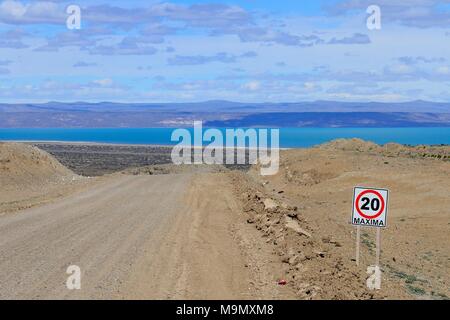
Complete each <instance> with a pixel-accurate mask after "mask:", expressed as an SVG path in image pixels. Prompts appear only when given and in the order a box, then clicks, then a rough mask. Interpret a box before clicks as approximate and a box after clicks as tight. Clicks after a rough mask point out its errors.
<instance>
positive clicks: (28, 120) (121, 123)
mask: <svg viewBox="0 0 450 320" xmlns="http://www.w3.org/2000/svg"><path fill="white" fill-rule="evenodd" d="M194 120H203V121H204V122H205V124H206V125H209V126H274V127H287V126H290V127H346V126H347V127H355V126H363V127H364V126H367V127H377V126H378V127H380V126H381V127H395V126H399V127H408V126H428V127H429V126H450V103H440V102H427V101H411V102H403V103H379V102H368V103H354V102H334V101H315V102H298V103H240V102H231V101H206V102H197V103H112V102H100V103H84V102H74V103H61V102H48V103H36V104H0V127H2V128H24V127H39V128H45V127H185V126H190V125H191V124H192V122H193V121H194Z"/></svg>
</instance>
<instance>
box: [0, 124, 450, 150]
mask: <svg viewBox="0 0 450 320" xmlns="http://www.w3.org/2000/svg"><path fill="white" fill-rule="evenodd" d="M173 130H174V129H173V128H136V129H135V128H133V129H130V128H114V129H103V128H102V129H59V128H58V129H56V128H55V129H0V140H2V141H5V140H15V141H62V142H75V141H77V142H98V143H117V144H158V145H174V144H176V143H177V142H172V141H171V134H172V131H173ZM220 130H221V131H222V132H224V131H225V129H224V128H221V129H220ZM190 131H191V132H192V129H190ZM339 138H360V139H364V140H368V141H372V142H375V143H378V144H385V143H388V142H397V143H401V144H410V145H418V144H427V145H436V144H450V128H448V127H447V128H281V129H280V147H283V148H300V147H310V146H314V145H317V144H321V143H324V142H327V141H331V140H334V139H339ZM205 144H206V143H205Z"/></svg>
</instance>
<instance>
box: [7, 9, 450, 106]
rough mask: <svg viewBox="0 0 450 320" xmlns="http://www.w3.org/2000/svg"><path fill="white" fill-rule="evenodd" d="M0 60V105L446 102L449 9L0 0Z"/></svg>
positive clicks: (448, 97)
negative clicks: (72, 11)
mask: <svg viewBox="0 0 450 320" xmlns="http://www.w3.org/2000/svg"><path fill="white" fill-rule="evenodd" d="M372 4H375V5H378V6H379V7H380V8H381V14H382V16H381V18H382V20H381V22H382V28H381V30H368V28H367V26H366V20H367V17H368V16H369V15H368V14H367V13H366V9H367V7H368V6H369V5H372ZM68 5H78V6H80V8H81V23H82V25H81V29H80V30H69V29H68V28H67V27H66V19H67V17H68V15H67V14H66V8H67V6H68ZM0 52H1V54H0V102H16V103H21V102H45V101H89V102H96V101H118V102H190V101H205V100H219V99H220V100H233V101H244V102H246V101H248V102H269V101H270V102H290V101H315V100H339V101H363V102H366V101H382V102H397V101H409V100H418V99H422V100H431V101H450V89H449V88H450V86H449V85H450V0H371V1H367V0H329V1H324V0H321V1H317V0H315V1H314V0H310V1H308V0H305V1H298V0H296V1H294V0H290V1H269V0H258V1H256V0H240V1H220V0H218V1H205V0H189V1H182V0H173V1H170V2H161V1H156V0H147V1H137V0H131V1H130V0H128V1H121V0H112V1H100V0H97V1H92V0H91V1H85V0H80V1H76V0H73V1H62V0H61V1H58V0H53V1H24V0H22V1H19V0H17V1H16V0H5V1H3V0H0Z"/></svg>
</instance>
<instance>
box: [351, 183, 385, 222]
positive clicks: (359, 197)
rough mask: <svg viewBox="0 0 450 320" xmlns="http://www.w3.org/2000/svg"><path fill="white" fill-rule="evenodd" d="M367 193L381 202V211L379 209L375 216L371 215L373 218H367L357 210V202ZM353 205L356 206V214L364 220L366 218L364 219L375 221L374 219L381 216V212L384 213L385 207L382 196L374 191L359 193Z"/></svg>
mask: <svg viewBox="0 0 450 320" xmlns="http://www.w3.org/2000/svg"><path fill="white" fill-rule="evenodd" d="M368 193H373V194H374V195H376V196H377V197H378V198H379V199H380V201H381V209H380V211H378V212H377V213H376V214H375V215H373V216H368V215H366V214H364V213H363V212H362V211H361V209H360V208H359V205H358V204H359V200H361V197H362V196H364V195H366V194H368ZM355 205H356V210H357V211H358V213H359V214H360V215H361V216H362V217H364V218H366V219H376V218H378V217H379V216H381V214H382V213H383V211H384V206H385V204H384V199H383V196H382V195H381V194H380V193H379V192H378V191H375V190H366V191H363V192H361V193H360V194H359V195H358V197H357V198H356V201H355Z"/></svg>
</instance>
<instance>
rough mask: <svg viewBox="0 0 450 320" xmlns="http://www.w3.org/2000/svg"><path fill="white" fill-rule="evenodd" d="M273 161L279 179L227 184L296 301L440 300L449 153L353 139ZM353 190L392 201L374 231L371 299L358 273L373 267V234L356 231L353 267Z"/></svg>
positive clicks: (445, 277)
mask: <svg viewBox="0 0 450 320" xmlns="http://www.w3.org/2000/svg"><path fill="white" fill-rule="evenodd" d="M280 155H281V158H280V170H279V172H278V174H276V175H274V176H264V177H262V176H260V174H259V171H258V170H256V169H255V168H252V169H251V170H250V172H249V174H248V175H247V176H244V175H243V176H242V177H240V178H236V180H235V183H234V184H235V187H236V188H237V189H238V191H237V193H238V194H242V195H243V196H242V197H241V198H242V201H243V202H244V204H245V206H246V210H245V212H246V213H247V215H248V219H249V223H251V224H252V225H254V226H256V228H257V229H258V230H260V231H262V232H263V234H264V236H265V237H266V238H267V241H268V242H269V243H273V246H274V251H275V252H277V253H278V254H279V255H280V257H281V258H282V259H283V261H285V264H286V267H287V271H286V274H287V279H288V283H290V284H291V285H292V286H294V288H295V289H296V290H297V292H298V295H299V297H301V298H313V299H315V298H332V299H339V298H345V299H353V298H355V299H366V298H368V297H369V298H371V297H373V298H391V299H405V298H408V299H411V298H413V299H448V297H449V296H450V293H449V290H448V288H449V286H448V282H449V273H448V270H449V260H448V256H449V250H448V246H440V247H439V246H436V243H444V242H445V241H446V240H444V238H445V237H447V238H448V234H449V232H450V231H449V228H450V225H449V224H448V221H449V211H448V208H449V207H450V197H449V193H448V190H449V189H450V180H449V179H448V178H447V177H449V174H450V161H449V160H450V147H449V146H404V145H398V144H393V143H390V144H386V145H383V146H377V145H374V144H372V143H370V142H364V141H362V140H358V139H352V140H337V141H333V142H330V143H327V144H324V145H321V146H318V147H315V148H310V149H292V150H285V151H282V152H281V154H280ZM250 178H251V179H250ZM355 186H370V187H379V188H387V189H389V190H390V192H391V195H392V197H390V198H391V200H390V204H389V207H390V211H389V225H388V227H387V228H386V229H383V231H382V233H383V241H382V243H383V247H382V256H381V264H382V269H383V284H382V290H381V291H376V292H375V293H373V292H368V291H367V289H366V288H365V279H366V277H367V274H366V270H365V269H366V267H367V266H369V265H372V264H373V262H374V260H375V232H374V230H373V229H371V228H363V231H362V235H361V236H362V240H361V241H362V242H361V244H362V245H361V248H362V249H361V250H362V254H361V259H362V260H361V261H362V263H361V266H360V267H359V268H358V267H357V266H356V265H355V261H354V248H355V230H354V228H353V227H352V226H351V225H349V224H348V222H349V219H350V213H351V208H352V194H353V188H354V187H355ZM267 199H270V200H267ZM274 202H275V203H277V204H276V205H275V204H274ZM285 204H288V205H285ZM296 207H297V210H295V208H296ZM274 208H275V209H274ZM308 235H309V236H308ZM305 270H306V271H305ZM305 283H306V284H309V286H306V285H305ZM304 286H305V287H304ZM371 294H373V296H371Z"/></svg>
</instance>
